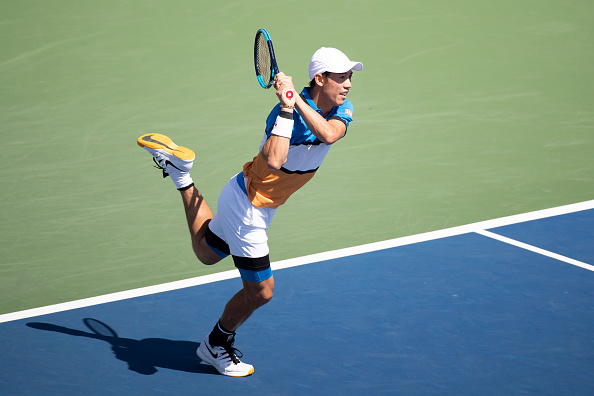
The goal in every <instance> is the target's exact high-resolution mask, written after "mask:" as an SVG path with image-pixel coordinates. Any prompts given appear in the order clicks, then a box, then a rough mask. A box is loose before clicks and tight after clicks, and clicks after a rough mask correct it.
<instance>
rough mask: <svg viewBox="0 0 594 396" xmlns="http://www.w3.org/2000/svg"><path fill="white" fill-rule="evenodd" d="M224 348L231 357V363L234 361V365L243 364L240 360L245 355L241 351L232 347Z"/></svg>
mask: <svg viewBox="0 0 594 396" xmlns="http://www.w3.org/2000/svg"><path fill="white" fill-rule="evenodd" d="M223 348H224V349H225V351H226V352H227V354H228V355H229V357H230V358H231V361H233V363H235V364H239V363H241V362H240V361H239V359H238V358H242V357H243V353H241V351H240V350H239V349H237V348H234V347H233V346H232V345H229V346H224V347H223Z"/></svg>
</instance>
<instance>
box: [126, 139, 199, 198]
mask: <svg viewBox="0 0 594 396" xmlns="http://www.w3.org/2000/svg"><path fill="white" fill-rule="evenodd" d="M137 143H138V145H139V146H140V147H142V148H144V149H145V150H146V151H148V152H149V153H151V155H152V156H153V161H154V162H155V164H156V168H158V169H162V170H163V177H167V176H170V177H171V180H173V182H174V184H175V186H176V187H177V188H178V189H181V188H184V187H187V186H189V185H190V184H192V183H193V181H192V178H191V177H190V169H192V165H193V164H194V159H195V158H196V155H195V154H194V152H193V151H192V150H191V149H189V148H187V147H182V146H178V145H177V144H175V143H173V141H172V140H171V138H169V137H167V136H165V135H162V134H160V133H147V134H145V135H142V136H141V137H139V138H138V140H137Z"/></svg>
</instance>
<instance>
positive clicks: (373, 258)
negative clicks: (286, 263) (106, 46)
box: [0, 209, 594, 395]
mask: <svg viewBox="0 0 594 396" xmlns="http://www.w3.org/2000/svg"><path fill="white" fill-rule="evenodd" d="M478 228H480V227H478ZM478 228H477V230H478ZM498 237H503V238H504V239H501V240H500V239H497V238H498ZM505 238H508V239H505ZM592 264H594V209H589V210H580V211H577V212H572V213H566V214H561V215H555V216H550V217H544V218H539V219H535V220H529V221H522V222H516V223H514V224H508V225H502V226H497V227H493V228H489V229H488V230H487V231H486V232H482V231H480V230H479V232H474V231H470V232H461V233H458V234H456V233H453V234H452V235H449V236H448V235H444V236H443V237H438V238H432V239H428V240H425V241H420V242H415V243H407V244H401V245H400V246H395V247H391V248H385V249H379V250H374V251H369V252H364V253H359V254H353V255H344V256H343V257H336V258H333V259H329V260H325V261H317V262H313V263H310V264H308V265H300V266H293V267H289V268H284V269H278V270H276V271H275V280H276V290H275V298H274V299H273V301H272V302H271V303H270V304H268V305H267V306H265V307H263V308H262V309H260V310H259V311H257V312H256V313H255V314H254V315H253V316H252V318H250V320H248V322H246V323H245V324H244V326H243V327H242V328H240V329H239V332H238V336H237V343H236V347H238V348H239V349H240V350H241V351H242V352H243V353H244V358H243V360H244V361H246V362H248V363H251V364H253V365H254V367H255V373H254V375H252V376H250V377H246V378H228V377H224V376H221V375H219V374H217V373H216V372H215V370H214V369H213V368H212V367H210V366H208V365H205V364H202V363H201V362H200V360H199V359H198V358H197V357H196V355H195V353H194V351H195V349H196V348H197V347H198V345H199V344H198V343H199V342H200V341H201V340H202V338H203V337H204V335H205V334H207V333H208V332H209V331H210V330H211V328H212V326H213V324H214V323H215V322H216V320H217V319H218V317H219V315H220V313H221V311H222V309H223V306H224V304H225V302H226V301H227V300H228V299H229V298H230V297H231V295H232V294H234V293H235V292H236V291H237V290H238V289H239V288H240V285H241V282H240V280H239V278H236V277H235V278H231V279H227V280H221V281H217V282H211V283H206V284H201V285H197V286H192V287H184V288H181V289H177V290H171V291H166V292H161V293H155V294H150V295H144V296H140V297H135V298H127V299H123V300H120V301H113V302H109V303H104V304H99V305H92V306H87V307H82V308H78V309H71V310H66V311H61V312H55V313H51V314H46V315H41V316H34V317H27V318H22V319H18V320H10V321H5V322H4V323H2V324H0V339H1V341H0V342H1V347H2V356H1V358H0V359H1V360H0V361H1V365H2V370H1V372H0V392H1V393H2V394H5V395H110V394H113V395H190V394H192V395H194V394H195V395H383V394H394V395H592V394H594V375H593V374H592V373H593V372H594V286H593V285H594V272H593V271H594V267H593V266H592ZM89 319H92V320H89ZM92 323H95V324H97V323H99V324H101V323H103V324H105V325H107V326H108V327H104V328H103V329H99V330H98V331H97V328H96V327H95V330H96V331H97V333H95V332H93V331H92V330H91V327H92V326H90V324H92ZM110 329H112V330H113V332H115V334H111V333H110Z"/></svg>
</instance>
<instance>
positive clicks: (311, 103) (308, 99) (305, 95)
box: [301, 87, 322, 114]
mask: <svg viewBox="0 0 594 396" xmlns="http://www.w3.org/2000/svg"><path fill="white" fill-rule="evenodd" d="M309 89H310V88H309V87H305V88H303V91H301V96H302V97H303V100H305V101H306V102H307V104H308V105H309V107H311V108H312V109H314V110H315V111H317V112H318V113H320V114H322V110H320V109H318V107H317V106H316V104H315V103H314V101H313V99H312V98H311V95H310V94H309Z"/></svg>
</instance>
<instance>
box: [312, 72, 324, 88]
mask: <svg viewBox="0 0 594 396" xmlns="http://www.w3.org/2000/svg"><path fill="white" fill-rule="evenodd" d="M324 79H325V77H324V75H323V74H320V73H318V74H316V75H315V76H314V81H315V82H316V85H318V86H320V87H322V86H324Z"/></svg>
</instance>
